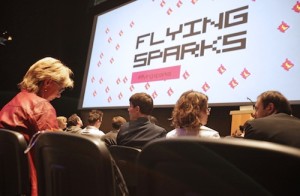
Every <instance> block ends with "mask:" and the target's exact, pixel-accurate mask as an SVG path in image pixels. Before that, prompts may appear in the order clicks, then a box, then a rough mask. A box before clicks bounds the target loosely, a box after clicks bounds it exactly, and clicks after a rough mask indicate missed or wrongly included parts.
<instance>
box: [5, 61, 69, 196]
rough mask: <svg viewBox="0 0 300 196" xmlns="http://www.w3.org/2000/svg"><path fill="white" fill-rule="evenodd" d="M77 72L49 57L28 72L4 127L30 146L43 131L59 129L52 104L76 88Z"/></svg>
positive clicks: (34, 186) (7, 107)
mask: <svg viewBox="0 0 300 196" xmlns="http://www.w3.org/2000/svg"><path fill="white" fill-rule="evenodd" d="M72 75H73V72H72V70H71V69H69V68H68V67H67V66H65V65H64V64H63V63H62V62H61V61H59V60H57V59H54V58H51V57H46V58H43V59H40V60H39V61H37V62H36V63H34V64H33V65H31V67H30V68H29V69H28V71H27V73H26V74H25V76H24V78H23V80H22V81H21V82H20V83H19V84H18V87H19V88H20V92H19V93H18V94H17V95H16V96H15V97H13V98H12V100H10V101H9V102H8V103H7V104H6V105H5V106H4V107H3V108H2V110H1V112H0V127H1V128H6V129H10V130H14V131H17V132H20V133H22V134H23V135H24V137H25V139H26V140H27V142H29V140H30V139H31V138H32V136H33V135H34V134H36V133H38V132H39V131H42V130H47V131H56V130H58V129H59V127H58V123H57V120H56V117H57V116H56V111H55V109H54V107H53V106H52V105H51V103H50V101H52V100H54V99H55V98H60V97H61V93H62V92H63V91H64V89H65V88H73V85H74V82H73V80H72V79H71V76H72ZM28 157H29V165H30V175H31V195H37V181H36V173H35V167H34V165H33V161H32V157H31V153H28Z"/></svg>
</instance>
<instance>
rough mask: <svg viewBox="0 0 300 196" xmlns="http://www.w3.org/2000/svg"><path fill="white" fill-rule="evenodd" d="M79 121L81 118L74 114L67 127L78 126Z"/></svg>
mask: <svg viewBox="0 0 300 196" xmlns="http://www.w3.org/2000/svg"><path fill="white" fill-rule="evenodd" d="M78 120H79V116H78V115H77V114H72V115H71V116H70V117H69V118H68V121H67V127H69V126H76V125H77V122H78Z"/></svg>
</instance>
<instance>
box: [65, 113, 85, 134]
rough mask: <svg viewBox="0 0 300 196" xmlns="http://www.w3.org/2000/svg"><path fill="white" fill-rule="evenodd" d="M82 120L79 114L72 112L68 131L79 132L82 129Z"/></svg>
mask: <svg viewBox="0 0 300 196" xmlns="http://www.w3.org/2000/svg"><path fill="white" fill-rule="evenodd" d="M82 126H83V123H82V120H81V118H80V117H79V116H78V115H77V114H72V115H71V116H70V117H69V118H68V121H67V128H66V131H67V132H70V133H79V132H80V131H81V130H82Z"/></svg>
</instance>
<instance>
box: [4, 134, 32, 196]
mask: <svg viewBox="0 0 300 196" xmlns="http://www.w3.org/2000/svg"><path fill="white" fill-rule="evenodd" d="M26 147H27V142H26V140H25V138H24V137H23V135H22V134H21V133H18V132H15V131H11V130H7V129H0V195H30V177H29V164H28V158H27V155H26V154H24V151H25V149H26Z"/></svg>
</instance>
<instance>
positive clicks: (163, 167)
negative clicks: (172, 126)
mask: <svg viewBox="0 0 300 196" xmlns="http://www.w3.org/2000/svg"><path fill="white" fill-rule="evenodd" d="M138 164H139V166H140V169H139V172H138V187H137V192H138V195H143V196H147V195H155V196H157V195H224V194H226V195H290V194H291V193H293V195H295V194H296V195H298V194H300V186H299V176H300V167H299V165H300V150H299V149H294V148H290V147H286V146H282V145H278V144H273V143H269V142H260V141H248V140H243V139H219V140H216V139H205V138H194V137H193V138H192V137H183V138H175V139H159V140H156V141H153V142H150V143H148V144H147V145H146V146H145V147H144V148H143V150H142V152H141V154H140V156H139V158H138ZM294 193H295V194H294Z"/></svg>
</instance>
